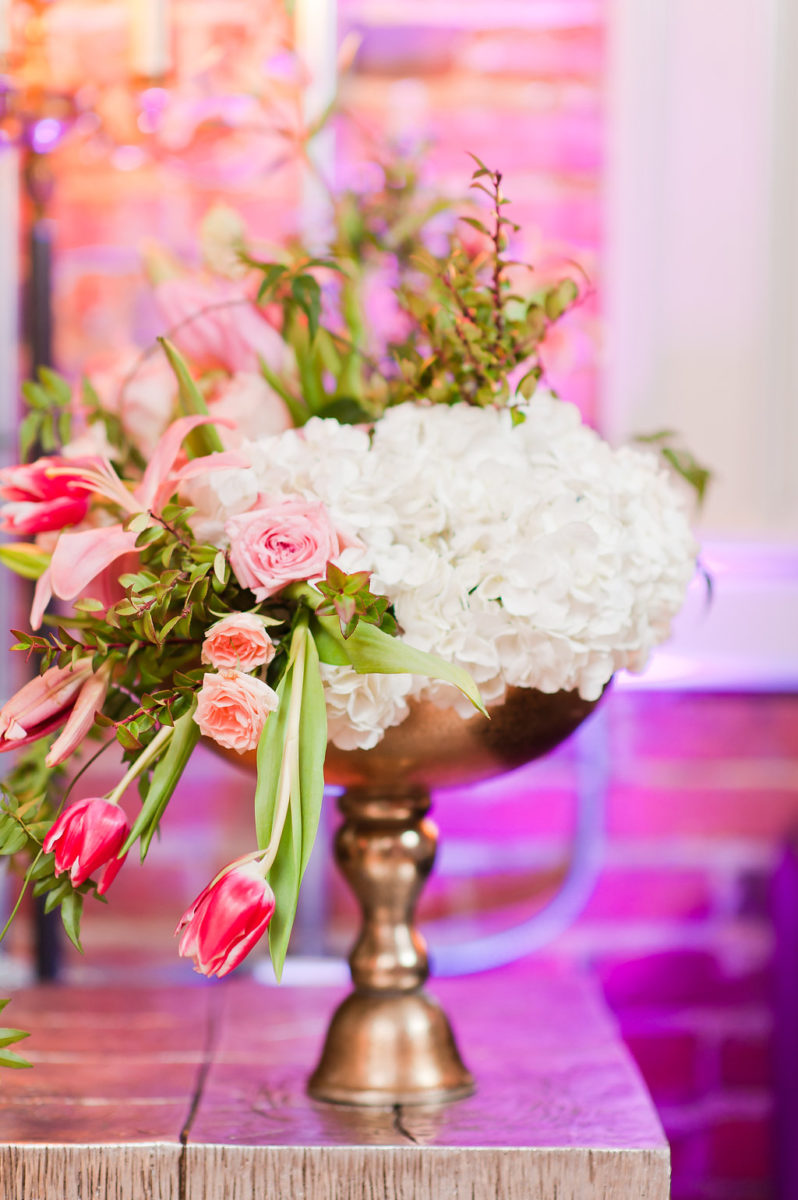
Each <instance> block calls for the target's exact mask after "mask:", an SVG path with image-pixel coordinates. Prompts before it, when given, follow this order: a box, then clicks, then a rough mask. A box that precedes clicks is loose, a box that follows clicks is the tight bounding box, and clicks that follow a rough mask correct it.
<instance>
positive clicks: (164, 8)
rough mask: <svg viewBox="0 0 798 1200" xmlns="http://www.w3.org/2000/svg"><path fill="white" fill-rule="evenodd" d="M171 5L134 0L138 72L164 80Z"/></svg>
mask: <svg viewBox="0 0 798 1200" xmlns="http://www.w3.org/2000/svg"><path fill="white" fill-rule="evenodd" d="M0 3H2V0H0ZM169 8H170V0H130V22H131V68H132V70H133V74H134V75H139V76H143V77H144V78H145V79H162V78H163V76H164V75H166V74H167V73H168V71H169V68H170V67H171V65H172V54H171V37H170V34H171V22H170V19H169V18H170V12H169Z"/></svg>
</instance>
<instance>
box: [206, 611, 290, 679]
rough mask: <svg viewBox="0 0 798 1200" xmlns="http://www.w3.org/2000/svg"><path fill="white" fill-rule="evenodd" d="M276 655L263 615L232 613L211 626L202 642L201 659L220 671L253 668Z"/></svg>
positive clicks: (260, 665)
mask: <svg viewBox="0 0 798 1200" xmlns="http://www.w3.org/2000/svg"><path fill="white" fill-rule="evenodd" d="M273 658H274V643H273V642H272V640H271V638H270V637H269V635H268V633H267V632H266V627H265V625H264V622H263V618H262V617H259V616H257V615H256V614H255V613H230V615H229V616H227V617H222V619H221V621H217V622H216V624H215V625H211V627H210V629H209V630H208V632H207V633H206V634H205V640H204V642H203V643H202V661H203V662H204V663H209V664H210V665H211V666H212V667H216V670H217V671H222V670H224V669H225V668H230V667H233V668H236V669H238V670H239V671H254V669H255V667H262V666H264V665H265V664H266V663H269V662H271V660H272V659H273Z"/></svg>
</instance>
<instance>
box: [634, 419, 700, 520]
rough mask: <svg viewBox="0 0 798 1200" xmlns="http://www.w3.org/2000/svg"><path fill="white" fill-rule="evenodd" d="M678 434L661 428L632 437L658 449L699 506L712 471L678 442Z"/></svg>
mask: <svg viewBox="0 0 798 1200" xmlns="http://www.w3.org/2000/svg"><path fill="white" fill-rule="evenodd" d="M678 438H679V435H678V434H677V433H676V432H675V431H674V430H673V429H661V430H659V431H658V432H657V433H646V434H638V436H637V437H636V438H635V439H634V440H635V441H636V442H638V443H640V445H644V446H651V447H652V449H655V450H657V451H659V453H660V455H661V456H662V458H663V459H664V460H665V462H666V463H667V464H668V466H669V467H671V468H673V470H674V471H675V472H676V473H677V475H681V477H682V479H684V481H685V482H686V483H688V484H689V485H690V487H691V488H692V489H693V491H694V492H695V494H696V501H697V503H698V505H699V507H700V506H701V505H702V504H703V503H704V499H705V497H706V492H707V488H708V487H709V484H710V482H711V480H712V472H711V471H710V470H709V468H708V467H705V466H703V465H702V464H701V463H700V462H699V461H698V459H697V458H696V457H695V456H694V455H693V454H692V452H691V451H690V450H688V449H687V448H686V447H685V446H683V445H680V444H679V442H678Z"/></svg>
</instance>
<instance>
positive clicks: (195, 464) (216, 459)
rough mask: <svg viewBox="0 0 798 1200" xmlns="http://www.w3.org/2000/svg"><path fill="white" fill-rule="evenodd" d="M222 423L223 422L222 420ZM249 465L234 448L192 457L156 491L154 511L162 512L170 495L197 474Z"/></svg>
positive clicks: (153, 504)
mask: <svg viewBox="0 0 798 1200" xmlns="http://www.w3.org/2000/svg"><path fill="white" fill-rule="evenodd" d="M220 423H221V422H220ZM248 466H249V462H248V461H247V460H246V459H245V458H244V456H243V455H242V454H236V453H235V451H233V450H225V451H219V452H218V453H217V454H205V455H203V456H202V458H192V459H191V461H190V462H187V463H186V464H185V466H183V467H180V469H179V470H177V471H175V472H174V473H173V474H171V475H169V476H167V478H166V479H165V480H164V482H163V483H162V484H161V486H160V487H159V489H158V491H157V492H156V493H155V497H154V499H153V503H152V511H153V512H160V511H161V509H162V508H163V506H164V505H165V504H166V502H167V501H168V500H169V497H170V496H171V495H172V493H173V492H175V491H176V490H177V488H178V486H179V485H180V484H181V483H182V482H183V480H185V479H193V478H195V477H196V476H197V475H207V473H208V471H222V470H225V469H227V470H229V469H230V468H232V467H240V468H245V467H248Z"/></svg>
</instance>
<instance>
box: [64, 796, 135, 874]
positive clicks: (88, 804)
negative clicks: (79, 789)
mask: <svg viewBox="0 0 798 1200" xmlns="http://www.w3.org/2000/svg"><path fill="white" fill-rule="evenodd" d="M129 833H130V824H129V822H128V819H127V817H126V816H125V814H124V813H123V812H122V809H121V808H120V807H119V806H118V805H117V804H111V802H110V801H108V800H104V799H102V798H90V799H87V800H78V802H77V804H73V805H71V806H70V807H69V808H68V809H67V810H66V812H63V813H61V816H60V817H58V819H57V820H56V821H55V823H54V825H53V827H52V829H51V830H50V832H49V833H48V834H47V837H46V838H45V839H44V852H45V854H51V853H53V854H55V872H56V875H60V874H62V872H64V871H68V872H69V877H70V879H71V880H72V882H73V883H74V885H75V887H79V886H80V884H82V883H85V882H86V880H87V879H88V878H89V877H90V876H91V875H93V874H94V872H95V871H97V870H98V869H99V868H100V867H104V870H103V872H102V874H101V875H100V880H99V883H98V884H97V892H98V894H99V895H100V896H102V895H103V893H105V892H107V891H108V888H109V887H110V886H111V884H112V883H113V881H114V879H115V878H116V875H117V873H118V872H119V870H120V868H121V866H122V863H123V862H124V861H125V859H124V857H123V858H118V857H117V855H118V854H119V851H120V850H121V849H122V847H123V845H124V844H125V841H126V840H127V836H128V834H129Z"/></svg>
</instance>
